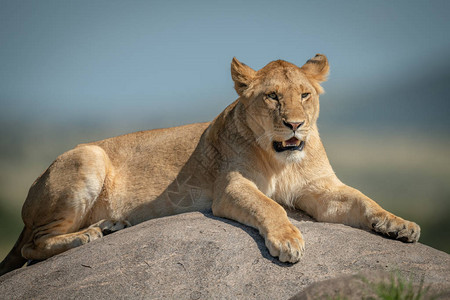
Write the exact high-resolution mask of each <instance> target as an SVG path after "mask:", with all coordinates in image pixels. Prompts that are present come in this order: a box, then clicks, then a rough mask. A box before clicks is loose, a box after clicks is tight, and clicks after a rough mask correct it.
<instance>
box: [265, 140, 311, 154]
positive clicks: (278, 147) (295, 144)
mask: <svg viewBox="0 0 450 300" xmlns="http://www.w3.org/2000/svg"><path fill="white" fill-rule="evenodd" d="M272 145H273V149H274V150H275V152H284V151H302V150H303V148H304V147H305V141H300V140H299V139H297V138H296V137H292V138H290V139H288V140H286V141H281V142H277V141H274V142H273V143H272Z"/></svg>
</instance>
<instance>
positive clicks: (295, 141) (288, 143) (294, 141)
mask: <svg viewBox="0 0 450 300" xmlns="http://www.w3.org/2000/svg"><path fill="white" fill-rule="evenodd" d="M299 144H300V141H299V140H298V139H297V138H296V137H292V138H290V139H288V140H287V141H283V147H295V146H298V145H299Z"/></svg>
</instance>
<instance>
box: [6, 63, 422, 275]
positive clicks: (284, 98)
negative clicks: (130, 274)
mask: <svg viewBox="0 0 450 300" xmlns="http://www.w3.org/2000/svg"><path fill="white" fill-rule="evenodd" d="M328 69H329V66H328V61H327V58H326V57H325V56H324V55H320V54H318V55H316V56H315V57H313V58H312V59H310V60H308V61H307V62H306V63H305V64H304V65H303V66H302V67H297V66H295V65H293V64H291V63H288V62H285V61H282V60H278V61H274V62H271V63H269V64H268V65H266V66H265V67H264V68H262V69H261V70H259V71H255V70H253V69H251V68H250V67H248V66H246V65H244V64H242V63H241V62H239V61H238V60H237V59H233V61H232V64H231V76H232V78H233V81H234V84H235V89H236V92H237V93H238V95H239V98H238V99H237V100H236V101H234V102H233V103H232V104H230V105H229V106H228V107H227V108H226V109H225V110H224V111H223V112H222V113H221V114H219V115H218V116H217V117H216V118H215V119H214V120H213V121H212V122H211V123H198V124H192V125H186V126H180V127H174V128H168V129H157V130H151V131H143V132H136V133H132V134H128V135H124V136H119V137H115V138H111V139H107V140H103V141H99V142H95V143H90V144H83V145H79V146H77V147H76V148H75V149H72V150H70V151H68V152H66V153H64V154H62V155H61V156H59V157H58V158H57V159H56V160H55V161H54V162H53V164H52V165H51V166H50V167H49V168H48V169H47V170H46V171H45V172H44V173H43V174H42V175H41V176H40V177H39V178H38V179H37V180H36V181H35V182H34V183H33V185H32V186H31V188H30V191H29V193H28V196H27V199H26V201H25V204H24V206H23V209H22V218H23V221H24V223H25V227H24V229H23V231H22V233H21V235H20V237H19V239H18V240H17V243H16V244H15V246H14V247H13V249H12V250H11V252H10V253H9V254H8V256H7V257H6V258H5V260H4V261H3V262H2V263H1V265H0V274H4V273H6V272H9V271H11V270H13V269H15V268H19V267H21V266H22V265H23V264H24V262H25V261H26V260H27V259H31V260H42V259H46V258H48V257H51V256H53V255H56V254H58V253H61V252H63V251H66V250H68V249H71V248H74V247H77V246H80V245H82V244H85V243H87V242H89V241H92V240H94V239H98V238H101V237H102V236H103V234H104V233H105V232H111V231H116V230H120V229H122V228H125V227H127V226H130V225H134V224H137V223H140V222H143V221H145V220H148V219H151V218H157V217H162V216H167V215H173V214H178V213H183V212H188V211H195V210H203V209H211V208H212V211H213V213H214V214H215V215H216V216H220V217H225V218H230V219H233V220H236V221H238V222H241V223H244V224H247V225H249V226H252V227H255V228H257V229H258V230H259V232H260V233H261V235H262V236H263V238H264V239H265V243H266V246H267V248H268V250H269V252H270V254H271V255H273V256H275V257H278V258H279V259H280V260H281V261H283V262H291V263H295V262H297V261H298V260H299V259H300V257H301V256H302V254H303V252H304V249H305V242H304V240H303V237H302V235H301V233H300V230H299V229H298V228H297V227H295V226H293V225H292V224H291V223H290V221H289V219H288V218H287V214H286V211H285V210H284V208H283V207H282V206H281V205H280V204H282V205H285V206H289V207H291V208H295V209H302V210H304V211H305V212H306V213H308V214H310V215H311V216H313V217H314V218H315V219H317V220H318V221H325V222H339V223H344V224H348V225H352V226H356V227H362V228H368V229H372V230H375V231H377V232H380V233H382V234H385V235H389V236H390V237H393V238H397V239H400V240H403V241H408V242H414V241H417V240H418V238H419V235H420V228H419V226H417V224H415V223H413V222H409V221H405V220H403V219H401V218H399V217H397V216H395V215H393V214H391V213H389V212H387V211H385V210H384V209H382V208H381V207H380V206H379V205H377V204H376V203H375V202H374V201H372V200H371V199H369V198H368V197H366V196H365V195H363V194H362V193H361V192H359V191H358V190H356V189H353V188H351V187H349V186H346V185H344V184H343V183H342V182H340V181H339V179H338V178H337V177H336V176H335V174H334V172H333V170H332V168H331V166H330V164H329V161H328V159H327V156H326V153H325V150H324V148H323V145H322V142H321V140H320V137H319V132H318V129H317V125H316V121H317V118H318V116H319V95H320V94H321V93H322V92H323V89H322V87H321V86H320V83H321V82H322V81H324V80H325V79H326V77H327V74H328ZM302 94H303V95H304V96H302ZM269 95H270V97H269ZM275 95H276V96H275ZM298 122H302V125H301V126H300V127H298V128H297V129H296V130H295V132H294V130H293V127H292V128H290V127H289V126H291V125H289V126H288V125H287V124H294V123H295V124H299V123H298ZM294 135H295V136H296V137H297V139H298V140H301V141H304V142H305V146H304V148H303V149H302V150H301V151H300V150H293V151H291V150H286V151H284V152H276V151H275V150H274V147H273V142H283V141H287V140H289V139H291V138H292V137H293V136H294ZM283 149H285V148H283Z"/></svg>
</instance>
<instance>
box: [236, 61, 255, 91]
mask: <svg viewBox="0 0 450 300" xmlns="http://www.w3.org/2000/svg"><path fill="white" fill-rule="evenodd" d="M255 74H256V71H255V70H253V69H252V68H250V67H249V66H247V65H246V64H243V63H241V62H240V61H239V60H237V59H236V57H233V60H232V61H231V78H233V81H234V89H235V90H236V92H237V93H238V95H239V96H242V94H243V93H244V92H245V90H246V89H247V88H248V86H249V85H250V83H251V82H252V80H253V78H254V77H255Z"/></svg>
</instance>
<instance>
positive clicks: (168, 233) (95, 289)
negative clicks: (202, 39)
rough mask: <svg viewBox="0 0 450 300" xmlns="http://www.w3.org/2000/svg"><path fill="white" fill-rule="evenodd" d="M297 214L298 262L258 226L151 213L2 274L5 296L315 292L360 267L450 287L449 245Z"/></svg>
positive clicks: (1, 291) (271, 296)
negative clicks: (276, 249)
mask: <svg viewBox="0 0 450 300" xmlns="http://www.w3.org/2000/svg"><path fill="white" fill-rule="evenodd" d="M290 217H291V220H292V222H293V224H294V225H296V226H298V227H299V228H300V229H301V231H302V233H303V236H304V238H305V240H306V247H307V248H306V253H305V256H304V257H303V259H302V260H301V261H300V262H299V263H297V264H295V265H292V264H284V263H280V262H279V261H278V260H276V259H274V258H272V257H271V256H270V255H269V253H268V251H267V250H266V248H265V246H264V241H263V239H262V238H261V237H260V236H259V234H258V232H257V231H256V230H254V229H252V228H249V227H246V226H244V225H241V224H239V223H236V222H233V221H230V220H225V219H220V218H216V217H214V216H212V215H211V213H210V212H206V213H200V212H197V213H189V214H182V215H178V216H171V217H165V218H161V219H155V220H150V221H148V222H145V223H142V224H139V225H137V226H134V227H131V228H128V229H125V230H122V231H119V232H116V233H114V234H111V235H108V236H105V237H104V238H102V239H99V240H95V241H93V242H92V243H89V244H87V245H84V246H82V247H79V248H76V249H72V250H70V251H67V252H65V253H62V254H60V255H57V256H55V257H52V258H50V259H48V260H46V261H44V262H40V263H37V264H35V265H32V266H30V267H26V268H22V269H18V270H15V271H13V272H10V273H8V274H5V275H4V276H2V277H0V298H4V299H30V298H33V299H155V298H156V299H162V298H169V299H214V298H220V299H243V298H244V299H288V298H290V297H293V296H296V295H297V297H298V299H314V297H313V298H308V297H306V296H305V294H303V296H305V297H306V298H301V297H303V296H302V292H303V293H305V292H306V291H309V293H311V292H312V293H315V292H314V290H311V288H317V286H318V285H319V284H320V282H321V281H324V280H328V279H332V278H336V277H340V276H346V275H347V277H349V275H352V274H357V273H360V272H362V271H363V272H364V271H365V272H367V271H370V272H371V271H377V272H390V271H398V272H400V273H401V274H402V276H404V277H405V278H412V279H413V280H414V282H420V279H421V278H422V277H423V278H424V279H425V284H427V285H431V286H432V289H433V291H436V292H441V293H442V292H445V291H449V290H450V283H449V279H450V255H448V254H446V253H444V252H441V251H438V250H436V249H433V248H430V247H428V246H425V245H423V244H420V243H419V244H405V243H402V242H398V241H394V240H389V239H386V238H383V237H381V236H379V235H376V234H373V233H370V232H366V231H363V230H359V229H354V228H351V227H348V226H344V225H340V224H327V223H319V222H314V221H312V220H311V219H309V218H308V217H306V216H303V215H301V214H298V213H290ZM338 281H339V282H345V281H343V280H338ZM313 283H314V285H312V284H313ZM325 283H326V282H325ZM325 285H327V286H329V284H327V283H326V284H325ZM341 285H342V284H341ZM346 286H347V287H348V285H345V284H344V288H345V287H346ZM308 287H309V289H310V290H308ZM339 288H342V287H336V288H335V290H334V291H336V289H339ZM356 288H357V287H355V289H356ZM347 290H348V288H347ZM350 290H351V289H350ZM299 293H300V294H299Z"/></svg>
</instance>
